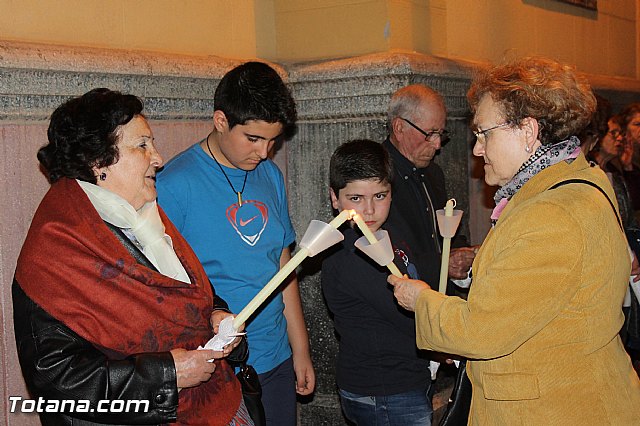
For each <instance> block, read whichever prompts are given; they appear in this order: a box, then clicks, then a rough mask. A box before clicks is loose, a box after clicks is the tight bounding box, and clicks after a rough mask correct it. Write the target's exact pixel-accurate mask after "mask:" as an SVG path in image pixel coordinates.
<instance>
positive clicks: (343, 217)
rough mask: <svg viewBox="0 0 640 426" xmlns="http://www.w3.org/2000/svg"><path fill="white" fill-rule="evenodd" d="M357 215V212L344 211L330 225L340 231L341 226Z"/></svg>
mask: <svg viewBox="0 0 640 426" xmlns="http://www.w3.org/2000/svg"><path fill="white" fill-rule="evenodd" d="M355 214H356V211H355V210H342V211H341V212H340V214H339V215H338V216H336V217H334V218H333V220H332V221H331V222H329V225H331V226H333V227H334V228H336V229H338V228H340V225H342V224H343V223H345V222H346V221H347V220H349V219H351V218H352V217H353V215H355Z"/></svg>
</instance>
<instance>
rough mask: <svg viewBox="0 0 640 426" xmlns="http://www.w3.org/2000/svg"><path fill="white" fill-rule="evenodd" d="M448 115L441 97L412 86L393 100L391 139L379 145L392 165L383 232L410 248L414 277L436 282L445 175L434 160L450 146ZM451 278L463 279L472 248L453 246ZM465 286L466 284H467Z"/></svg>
mask: <svg viewBox="0 0 640 426" xmlns="http://www.w3.org/2000/svg"><path fill="white" fill-rule="evenodd" d="M446 119H447V111H446V108H445V105H444V100H443V99H442V96H440V94H439V93H438V92H436V91H435V90H433V89H431V88H430V87H427V86H425V85H422V84H412V85H410V86H406V87H403V88H401V89H399V90H398V91H396V92H395V93H394V94H393V95H392V96H391V101H390V103H389V112H388V116H387V126H388V127H389V137H388V138H387V140H385V141H384V143H383V144H382V145H383V146H384V147H385V149H386V150H387V151H388V152H389V155H390V156H391V158H392V160H393V164H394V169H395V178H394V179H393V184H392V186H393V203H392V204H391V210H390V212H389V218H388V219H387V223H386V225H385V226H386V227H387V228H388V229H389V230H390V231H393V235H394V237H395V238H396V241H398V242H400V241H402V242H403V243H404V244H406V245H407V247H408V248H409V250H410V252H411V254H412V258H413V261H414V262H415V266H416V268H417V274H418V276H419V277H420V278H421V279H423V280H426V281H427V282H438V280H439V277H440V254H441V252H442V242H441V238H440V233H439V232H438V226H437V224H436V213H435V212H436V210H438V209H443V208H444V205H445V203H446V202H447V192H446V188H445V178H444V173H443V172H442V169H441V168H440V166H439V165H438V164H436V163H434V162H433V161H432V160H433V158H434V156H435V155H436V153H437V152H438V150H440V148H441V147H442V145H443V144H444V143H445V142H446V141H447V140H448V132H447V130H446V129H445V125H446ZM454 242H455V243H456V244H455V245H457V246H458V247H459V248H453V249H452V250H451V256H450V258H449V277H450V278H452V279H465V278H467V276H468V272H469V269H470V267H471V263H472V262H473V258H474V257H475V253H476V250H477V248H476V247H461V246H463V245H464V244H465V243H466V242H465V241H464V239H462V238H457V239H456V241H454ZM467 285H468V284H467Z"/></svg>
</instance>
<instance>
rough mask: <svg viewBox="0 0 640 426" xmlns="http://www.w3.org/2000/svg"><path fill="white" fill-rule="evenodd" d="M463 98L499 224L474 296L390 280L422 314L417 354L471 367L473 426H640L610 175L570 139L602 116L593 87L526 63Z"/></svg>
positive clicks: (554, 68)
mask: <svg viewBox="0 0 640 426" xmlns="http://www.w3.org/2000/svg"><path fill="white" fill-rule="evenodd" d="M467 96H468V99H469V103H470V104H471V108H472V110H473V111H474V119H473V124H474V126H475V127H476V129H477V130H476V132H475V133H476V136H477V140H476V144H475V146H474V151H473V152H474V154H475V155H476V156H482V157H483V159H484V161H485V166H484V172H485V181H486V182H487V184H489V185H497V186H500V189H498V191H497V192H496V196H495V200H496V203H497V206H496V210H494V215H493V216H494V217H497V219H496V223H495V226H494V228H493V229H492V230H491V231H490V232H489V234H488V236H487V238H486V239H485V241H484V243H483V244H482V247H481V248H480V250H479V252H478V256H477V257H476V259H475V261H474V265H473V272H474V277H473V281H474V283H473V285H472V286H471V289H470V291H469V297H468V300H466V301H465V300H462V299H460V298H457V297H447V296H444V295H442V294H440V293H438V292H436V291H433V290H431V289H429V287H428V286H427V285H426V284H425V283H424V282H421V281H415V280H409V279H397V278H396V277H393V276H391V277H389V281H390V282H391V283H392V284H393V285H394V286H395V288H394V293H395V295H396V297H397V299H398V302H399V303H400V304H401V305H402V306H404V307H405V308H407V309H409V310H412V311H415V313H416V324H417V335H418V346H419V347H421V348H428V349H435V350H439V351H444V352H452V353H458V354H461V355H463V356H466V357H467V358H469V361H468V363H467V371H468V373H469V377H470V379H471V382H472V384H473V401H472V405H471V414H470V423H472V424H478V425H480V424H482V425H484V424H519V423H523V422H525V423H531V424H545V425H565V424H637V423H638V422H640V382H639V381H638V378H637V376H636V375H635V374H634V373H633V370H632V366H631V362H630V360H629V357H628V355H627V354H626V353H625V351H624V348H623V346H622V343H621V340H620V337H619V336H618V331H619V330H620V328H621V326H622V323H623V315H622V310H621V306H622V301H623V298H624V295H625V292H626V288H627V286H628V280H629V272H630V270H631V267H630V259H629V253H628V249H627V242H626V239H625V237H624V234H623V232H622V230H621V226H620V224H619V223H618V219H617V210H616V209H615V208H614V206H615V202H614V201H613V200H614V199H615V198H614V197H615V195H614V194H613V190H612V188H611V185H610V184H609V181H608V179H607V177H606V176H605V174H604V173H602V171H601V170H600V169H599V168H595V167H590V165H589V163H588V162H587V161H586V160H585V158H584V156H583V155H582V153H581V152H580V150H579V148H578V146H579V141H578V139H577V138H576V137H575V136H572V135H574V134H576V133H578V132H579V131H580V130H581V129H582V128H584V127H585V126H586V124H587V123H588V122H589V120H590V117H591V114H592V113H593V111H594V110H595V99H594V97H593V94H592V93H591V90H590V88H589V86H588V84H587V83H586V82H585V81H583V80H582V79H579V78H578V77H576V75H575V74H574V72H573V70H572V69H571V68H569V67H567V66H563V65H560V64H558V63H556V62H553V61H551V60H548V59H543V58H525V59H521V60H518V61H515V62H513V63H510V64H507V65H503V66H498V67H495V68H492V69H490V70H488V71H486V72H485V73H484V74H482V75H481V76H479V77H477V78H476V80H475V81H474V82H473V84H472V86H471V89H470V90H469V93H468V95H467ZM570 179H580V180H584V181H587V182H588V183H580V182H574V183H568V182H567V180H570ZM589 183H591V184H593V185H596V186H597V188H596V187H593V186H591V185H590V184H589ZM598 188H600V190H601V191H602V192H600V190H599V189H598ZM607 198H608V199H609V200H612V201H611V203H610V202H609V201H608V200H607Z"/></svg>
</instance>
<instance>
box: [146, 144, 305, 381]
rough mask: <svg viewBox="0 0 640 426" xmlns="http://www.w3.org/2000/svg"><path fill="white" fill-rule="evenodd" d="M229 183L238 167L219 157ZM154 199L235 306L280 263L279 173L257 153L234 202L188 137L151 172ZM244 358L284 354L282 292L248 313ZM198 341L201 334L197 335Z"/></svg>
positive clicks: (272, 359)
mask: <svg viewBox="0 0 640 426" xmlns="http://www.w3.org/2000/svg"><path fill="white" fill-rule="evenodd" d="M221 166H222V167H223V169H224V171H225V172H226V174H227V176H228V177H229V179H230V180H231V183H232V184H233V186H234V188H235V190H236V191H240V190H242V187H243V182H244V178H245V171H244V170H240V169H232V168H228V167H225V166H223V165H221ZM156 185H157V190H158V203H159V204H160V206H161V207H162V209H163V210H164V211H165V213H166V214H167V215H168V216H169V219H171V221H172V222H173V223H174V224H175V226H176V227H177V228H178V230H179V231H180V232H181V233H182V235H184V237H185V238H186V240H187V241H188V242H189V244H190V245H191V247H192V248H193V250H194V251H195V253H196V255H197V256H198V258H199V259H200V261H201V262H202V265H203V266H204V269H205V270H206V272H207V275H208V276H209V279H210V280H211V283H212V284H213V286H214V288H215V291H216V293H217V294H218V295H220V297H222V298H223V299H224V300H225V301H226V302H227V303H228V304H229V308H230V309H231V311H232V312H234V313H236V314H237V313H239V312H240V311H241V310H242V308H244V307H245V306H246V305H247V303H248V302H249V301H250V300H251V299H253V297H254V296H255V295H256V294H257V293H258V292H259V291H260V290H261V289H262V288H263V287H264V286H265V284H266V283H267V282H268V281H269V280H270V279H271V278H272V277H273V275H275V274H276V273H277V272H278V270H279V269H280V256H281V254H282V251H283V250H284V249H285V248H287V247H288V246H289V245H291V243H293V242H294V241H295V237H296V236H295V231H294V230H293V226H292V225H291V220H290V218H289V210H288V206H287V197H286V193H285V187H284V179H283V177H282V173H281V172H280V170H279V169H278V167H277V166H276V165H275V164H274V163H273V162H272V161H271V160H265V161H263V162H261V163H260V164H259V165H258V167H257V168H256V169H255V170H253V171H250V172H248V174H247V182H246V185H245V188H244V192H243V194H242V198H243V204H242V207H239V206H238V196H237V195H236V193H234V192H233V191H232V189H231V187H230V185H229V182H227V179H226V178H225V176H224V175H223V174H222V172H221V171H220V167H218V165H217V164H216V163H215V161H214V160H213V159H212V158H211V157H209V156H208V155H207V154H206V153H205V152H204V151H203V150H202V148H201V147H200V145H199V144H195V145H193V146H191V147H190V148H188V149H187V150H186V151H184V152H182V153H180V154H178V155H177V156H176V157H175V158H173V159H172V160H171V161H170V162H169V163H167V165H166V166H165V167H164V170H162V171H161V172H160V173H159V174H158V180H157V184H156ZM246 331H247V336H248V339H249V349H250V351H249V363H250V364H252V365H253V366H254V368H255V369H256V371H257V372H258V373H265V372H267V371H269V370H272V369H273V368H275V367H277V366H278V365H279V364H281V363H282V362H284V361H285V360H286V359H288V358H289V357H290V356H291V348H290V346H289V340H288V337H287V323H286V320H285V317H284V303H283V300H282V292H281V291H276V292H275V293H274V294H273V295H272V297H271V299H268V302H265V304H263V305H262V306H261V307H260V308H259V309H258V310H257V311H256V313H254V314H253V315H252V317H251V318H249V321H248V322H247V325H246ZM203 343H204V342H203Z"/></svg>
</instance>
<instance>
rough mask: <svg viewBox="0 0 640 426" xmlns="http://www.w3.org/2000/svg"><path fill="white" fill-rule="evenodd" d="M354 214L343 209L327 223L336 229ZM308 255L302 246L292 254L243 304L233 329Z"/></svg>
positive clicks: (244, 320)
mask: <svg viewBox="0 0 640 426" xmlns="http://www.w3.org/2000/svg"><path fill="white" fill-rule="evenodd" d="M354 214H355V211H354V210H343V211H342V212H340V214H339V215H338V216H336V217H335V218H334V219H333V220H332V221H331V222H329V225H331V226H333V227H334V228H336V229H338V228H339V227H340V225H342V224H343V223H344V222H345V221H347V220H349V219H351V217H352V216H353V215H354ZM307 256H309V251H308V250H307V249H306V248H304V247H302V248H300V250H298V252H297V253H296V255H295V256H293V257H292V258H291V259H289V261H288V262H287V263H286V265H284V266H283V267H282V269H280V270H279V271H278V273H276V274H275V275H274V276H273V278H271V280H269V282H268V283H267V284H266V285H265V286H264V287H263V288H262V290H260V291H259V292H258V294H256V295H255V296H254V298H253V299H251V301H250V302H249V303H248V304H247V306H245V307H244V308H243V309H242V311H240V313H239V314H238V315H237V316H236V317H235V318H234V319H233V327H234V329H236V330H237V329H238V328H240V326H241V325H242V324H244V323H245V322H246V321H247V320H248V319H249V317H250V316H251V315H252V314H253V313H254V312H255V311H256V309H258V308H259V307H260V305H262V304H263V303H264V301H265V300H267V298H268V297H269V296H270V295H271V293H273V292H274V290H275V289H277V288H278V286H279V285H280V284H281V283H282V281H284V280H285V278H287V277H288V276H289V274H291V272H293V271H294V270H295V269H296V268H297V267H298V265H300V263H302V261H303V260H304V259H306V258H307Z"/></svg>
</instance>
